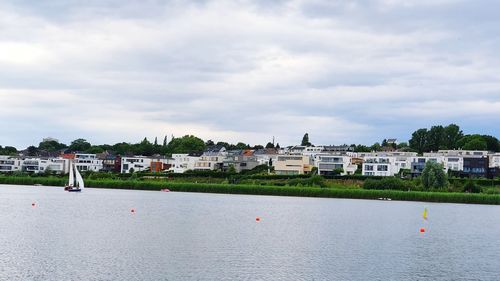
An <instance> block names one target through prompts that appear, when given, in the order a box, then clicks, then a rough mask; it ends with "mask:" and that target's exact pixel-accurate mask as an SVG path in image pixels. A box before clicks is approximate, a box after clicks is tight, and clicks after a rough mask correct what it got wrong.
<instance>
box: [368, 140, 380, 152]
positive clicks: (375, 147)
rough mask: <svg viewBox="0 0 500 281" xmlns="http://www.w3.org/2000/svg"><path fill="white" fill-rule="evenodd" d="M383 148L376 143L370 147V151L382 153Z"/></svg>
mask: <svg viewBox="0 0 500 281" xmlns="http://www.w3.org/2000/svg"><path fill="white" fill-rule="evenodd" d="M381 148H382V146H381V145H380V143H378V142H376V143H374V144H373V145H372V146H371V147H370V151H380V150H381Z"/></svg>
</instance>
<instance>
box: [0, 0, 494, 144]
mask: <svg viewBox="0 0 500 281" xmlns="http://www.w3.org/2000/svg"><path fill="white" fill-rule="evenodd" d="M115 4H116V3H115V2H113V1H103V2H99V3H97V2H96V3H92V2H91V3H90V4H89V3H87V4H84V3H83V2H82V3H78V1H75V2H72V3H65V2H60V3H58V4H57V5H53V6H51V7H45V6H44V4H37V5H30V6H22V5H20V4H17V3H15V2H11V3H7V4H5V3H4V4H3V7H2V12H0V25H1V26H2V27H3V28H2V29H0V85H1V88H2V89H1V90H0V102H1V104H2V105H3V110H2V112H0V117H2V118H3V120H4V121H2V122H0V127H1V128H2V129H4V130H3V131H4V132H5V133H4V135H3V136H2V137H1V138H0V144H2V145H5V144H11V145H17V146H20V147H22V146H26V145H28V144H31V143H32V142H33V139H35V141H36V139H37V138H41V137H43V136H46V135H53V136H58V137H59V138H61V139H64V140H66V141H70V140H71V139H74V138H77V137H86V138H88V139H89V140H92V141H93V142H101V143H102V142H117V141H121V140H126V141H137V140H140V139H142V138H143V137H144V136H153V135H158V136H159V137H162V136H163V135H164V134H174V135H183V134H195V135H199V136H201V137H203V138H205V139H214V140H228V141H235V142H236V141H243V142H248V143H266V142H267V141H269V139H270V138H271V137H272V136H276V137H277V139H278V140H280V139H281V140H282V141H281V143H282V144H283V145H286V144H292V143H294V142H298V141H300V138H301V136H302V135H303V133H305V132H306V131H307V132H309V133H310V135H311V139H312V140H313V141H314V142H315V143H325V144H326V143H344V142H345V143H354V142H361V143H370V142H373V141H379V140H380V139H382V138H385V137H388V136H391V137H392V136H393V137H399V138H403V139H404V138H406V137H408V136H409V135H410V133H411V131H412V130H413V129H416V128H418V127H421V126H430V125H433V124H435V123H437V122H454V123H458V124H464V126H465V127H467V128H474V126H477V130H476V131H478V132H481V131H482V130H484V131H488V132H493V133H494V134H498V133H499V131H498V127H495V125H494V124H492V123H490V122H487V121H488V120H491V119H492V118H498V113H497V112H499V111H498V102H499V98H500V96H499V91H500V76H499V74H498V73H500V67H499V65H500V64H499V57H498V55H497V52H496V50H497V49H498V47H499V46H498V44H499V42H498V40H494V39H492V38H491V34H489V33H484V34H479V33H477V32H476V31H477V30H481V27H483V30H491V28H492V26H495V25H494V24H492V23H491V22H488V23H487V24H486V23H485V25H484V26H480V25H481V23H480V22H477V25H478V27H477V28H476V29H471V28H463V26H461V25H460V23H461V21H460V20H461V19H460V17H461V15H460V13H459V12H460V11H461V10H463V9H466V8H468V7H469V6H467V5H468V4H467V5H466V3H465V2H462V1H451V0H449V1H419V2H418V3H417V2H415V1H399V0H398V1H395V0H377V1H375V0H374V1H364V2H361V1H320V0H317V1H281V2H276V3H270V2H254V1H238V2H234V1H203V2H201V3H195V2H178V1H171V2H161V1H160V2H142V1H125V2H120V5H118V6H117V5H115ZM475 7H476V6H475ZM490 8H492V7H490ZM477 9H478V11H477V13H479V14H480V13H487V11H486V10H484V9H486V8H485V7H481V5H479V4H478V5H477ZM497 23H498V22H497ZM498 24H500V23H498ZM7 104H8V105H9V106H5V105H7ZM457 109H460V110H457ZM468 116H474V118H475V119H474V122H472V121H469V119H468ZM32 120H36V124H37V125H36V126H33V125H32V123H31V122H32ZM478 120H479V121H481V122H478ZM19 128H30V130H25V131H23V130H20V129H19Z"/></svg>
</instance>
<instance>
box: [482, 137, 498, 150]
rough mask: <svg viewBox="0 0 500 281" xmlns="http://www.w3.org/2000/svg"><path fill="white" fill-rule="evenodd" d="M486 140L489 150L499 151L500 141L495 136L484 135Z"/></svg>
mask: <svg viewBox="0 0 500 281" xmlns="http://www.w3.org/2000/svg"><path fill="white" fill-rule="evenodd" d="M481 137H482V138H483V140H484V141H486V146H487V150H488V151H493V152H497V151H500V142H499V141H498V139H497V138H496V137H494V136H489V135H482V136H481Z"/></svg>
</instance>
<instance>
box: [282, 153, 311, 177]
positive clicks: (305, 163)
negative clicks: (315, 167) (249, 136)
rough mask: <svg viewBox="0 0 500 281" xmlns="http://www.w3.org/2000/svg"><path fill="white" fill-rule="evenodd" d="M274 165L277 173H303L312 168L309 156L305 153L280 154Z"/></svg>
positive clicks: (308, 171) (307, 172)
mask: <svg viewBox="0 0 500 281" xmlns="http://www.w3.org/2000/svg"><path fill="white" fill-rule="evenodd" d="M273 166H274V171H275V173H276V174H277V175H302V174H309V173H310V172H311V170H312V165H311V163H310V160H309V156H304V155H279V156H278V158H277V160H276V161H275V162H274V163H273Z"/></svg>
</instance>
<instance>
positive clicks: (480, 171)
mask: <svg viewBox="0 0 500 281" xmlns="http://www.w3.org/2000/svg"><path fill="white" fill-rule="evenodd" d="M488 174H489V159H488V156H487V155H481V156H479V155H477V156H464V169H463V172H462V174H461V176H466V177H483V178H487V177H488Z"/></svg>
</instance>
